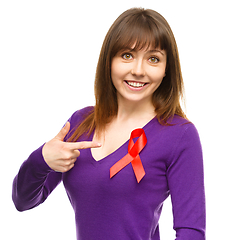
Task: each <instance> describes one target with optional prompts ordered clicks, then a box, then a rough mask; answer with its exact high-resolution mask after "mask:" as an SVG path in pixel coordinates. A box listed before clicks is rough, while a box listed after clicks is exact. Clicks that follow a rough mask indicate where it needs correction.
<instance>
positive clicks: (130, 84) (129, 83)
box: [125, 81, 147, 88]
mask: <svg viewBox="0 0 235 240" xmlns="http://www.w3.org/2000/svg"><path fill="white" fill-rule="evenodd" d="M125 82H126V83H127V84H128V85H129V86H131V87H134V88H141V87H143V86H144V85H145V84H147V83H140V82H129V81H125Z"/></svg>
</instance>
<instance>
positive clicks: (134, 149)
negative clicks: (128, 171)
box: [110, 128, 147, 183]
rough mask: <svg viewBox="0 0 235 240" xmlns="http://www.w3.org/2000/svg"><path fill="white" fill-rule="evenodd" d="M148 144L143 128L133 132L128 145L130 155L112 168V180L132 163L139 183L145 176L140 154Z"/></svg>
mask: <svg viewBox="0 0 235 240" xmlns="http://www.w3.org/2000/svg"><path fill="white" fill-rule="evenodd" d="M137 137H138V139H137V141H136V142H135V143H134V141H133V139H134V138H137ZM146 143H147V138H146V135H145V132H144V130H143V129H142V128H138V129H135V130H133V131H132V132H131V137H130V140H129V144H128V153H127V155H126V156H124V157H123V158H122V159H120V160H119V161H118V162H116V163H115V164H114V165H113V166H112V167H111V168H110V178H112V177H113V176H114V175H115V174H117V173H118V172H119V171H121V170H122V169H123V168H124V167H126V166H127V165H128V164H129V163H130V162H131V164H132V168H133V170H134V173H135V176H136V179H137V182H138V183H139V182H140V181H141V179H142V178H143V177H144V175H145V171H144V167H143V165H142V162H141V160H140V156H139V153H140V152H141V151H142V150H143V148H144V147H145V145H146Z"/></svg>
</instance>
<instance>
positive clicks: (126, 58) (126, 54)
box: [122, 53, 133, 60]
mask: <svg viewBox="0 0 235 240" xmlns="http://www.w3.org/2000/svg"><path fill="white" fill-rule="evenodd" d="M122 58H124V59H125V60H130V59H132V58H133V56H132V55H131V54H130V53H124V54H122Z"/></svg>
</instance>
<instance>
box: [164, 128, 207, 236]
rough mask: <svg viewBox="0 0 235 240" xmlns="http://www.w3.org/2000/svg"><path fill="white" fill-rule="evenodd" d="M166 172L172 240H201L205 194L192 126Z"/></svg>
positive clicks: (195, 132) (178, 144) (180, 141)
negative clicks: (172, 222)
mask: <svg viewBox="0 0 235 240" xmlns="http://www.w3.org/2000/svg"><path fill="white" fill-rule="evenodd" d="M187 125H188V126H187V128H186V129H185V131H184V133H183V134H182V135H181V136H179V139H178V141H177V142H176V143H175V148H174V150H173V152H172V157H171V161H170V163H169V166H168V170H167V180H168V186H169V189H170V194H171V201H172V207H173V216H174V230H175V231H176V240H189V239H190V240H204V239H205V192H204V174H203V157H202V149H201V144H200V140H199V136H198V133H197V130H196V129H195V127H194V125H192V124H187Z"/></svg>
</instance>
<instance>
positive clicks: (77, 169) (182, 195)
mask: <svg viewBox="0 0 235 240" xmlns="http://www.w3.org/2000/svg"><path fill="white" fill-rule="evenodd" d="M89 109H90V108H84V109H82V110H80V111H77V112H75V113H74V114H73V115H72V117H71V118H70V119H69V121H70V123H71V129H73V127H75V126H76V124H77V123H78V122H80V121H81V120H82V118H83V114H84V113H86V112H87V111H88V110H89ZM172 124H174V125H172V126H162V125H160V124H159V122H158V121H157V119H155V118H154V119H152V120H151V121H150V122H149V123H147V124H146V125H145V126H144V127H143V129H144V131H145V134H146V136H147V140H148V142H147V144H146V146H145V148H144V149H143V150H142V151H141V153H140V158H141V161H142V163H143V166H144V169H145V172H146V174H145V176H144V178H143V179H142V180H141V181H140V183H137V181H136V178H135V175H134V172H133V169H132V165H131V164H128V165H127V166H126V167H125V168H123V169H122V170H121V171H120V172H118V173H117V174H116V175H115V176H114V177H113V178H111V179H110V175H109V169H110V167H111V166H113V165H114V164H115V163H116V162H117V161H118V160H120V159H121V158H122V157H124V156H125V155H126V154H127V151H128V141H127V142H126V143H124V144H123V145H122V146H120V147H119V148H118V149H117V150H116V151H115V152H113V153H112V154H110V155H108V156H107V157H105V158H103V159H101V160H100V161H96V160H95V159H94V158H93V157H92V154H91V150H90V149H83V150H80V152H81V155H80V156H79V158H78V160H77V161H76V163H75V166H74V168H72V169H71V170H70V171H68V172H66V173H63V174H62V173H58V172H55V171H53V170H52V169H50V167H49V166H48V165H47V164H46V162H45V161H44V159H43V156H42V147H40V148H39V149H37V150H36V151H34V152H33V153H32V154H31V155H30V156H29V158H28V159H27V160H26V161H25V162H24V163H23V164H22V166H21V168H20V171H19V173H18V175H17V176H16V178H15V179H14V183H13V201H14V203H15V206H16V208H17V209H18V210H19V211H24V210H28V209H31V208H33V207H36V206H37V205H39V204H41V203H42V202H44V201H45V199H46V198H47V197H48V195H49V194H50V193H51V192H52V191H53V189H54V188H55V187H56V186H57V185H58V184H59V183H60V182H61V180H62V181H63V183H64V186H65V189H66V192H67V194H68V197H69V200H70V202H71V204H72V206H73V209H74V212H75V219H76V229H77V239H78V240H111V239H112V240H159V239H160V236H159V225H158V221H159V218H160V214H161V210H162V206H163V202H164V200H165V199H166V198H167V197H168V196H169V195H171V199H172V207H173V216H174V226H173V228H174V229H175V230H176V239H177V240H204V239H205V193H204V177H203V159H202V149H201V144H200V140H199V136H198V133H197V130H196V128H195V127H194V125H193V124H192V123H189V122H188V121H187V120H185V119H183V118H181V117H178V116H175V117H174V119H173V121H172ZM92 137H93V134H91V136H90V137H86V136H85V135H84V136H82V137H81V138H80V139H79V141H84V140H92Z"/></svg>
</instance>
